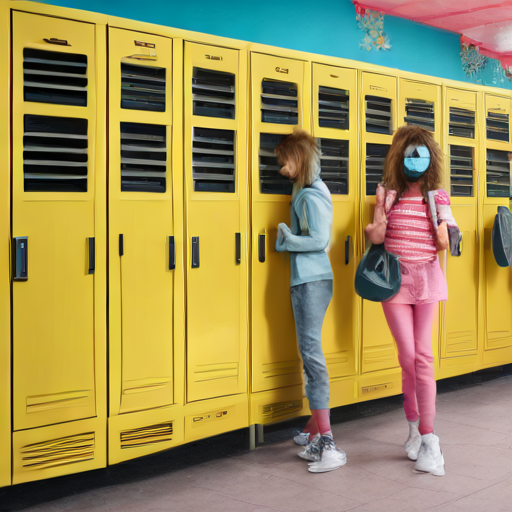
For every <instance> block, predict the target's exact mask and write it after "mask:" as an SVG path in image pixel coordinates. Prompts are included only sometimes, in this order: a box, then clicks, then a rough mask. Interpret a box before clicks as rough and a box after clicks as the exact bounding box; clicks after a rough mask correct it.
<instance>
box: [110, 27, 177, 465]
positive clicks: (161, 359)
mask: <svg viewBox="0 0 512 512" xmlns="http://www.w3.org/2000/svg"><path fill="white" fill-rule="evenodd" d="M144 45H145V46H144ZM133 56H135V57H133ZM145 56H146V57H145ZM147 56H149V57H147ZM147 59H150V60H147ZM151 59H154V60H151ZM121 63H127V64H130V65H137V66H139V67H140V68H141V71H143V67H145V66H147V67H148V68H150V69H149V71H151V70H152V69H153V68H154V67H158V68H163V69H164V70H165V83H164V86H165V111H163V112H153V111H146V110H142V107H141V109H140V110H138V109H137V110H135V109H128V108H121V106H122V104H121V90H122V89H121V87H122V86H121V78H122V76H121ZM108 65H109V78H110V82H109V116H110V118H109V169H110V172H109V204H110V207H109V247H110V250H109V265H110V352H111V358H110V397H111V401H110V408H111V411H110V413H111V415H117V414H122V413H128V412H134V411H141V410H145V409H151V408H155V407H162V406H168V405H171V404H173V403H174V395H173V390H174V362H173V294H174V270H172V269H170V268H169V267H170V265H169V262H170V259H172V256H173V254H170V251H171V249H170V244H169V237H172V236H173V235H174V218H173V186H172V184H173V172H172V170H171V169H172V165H171V148H172V137H173V132H172V128H171V125H172V108H171V106H172V95H173V90H172V83H173V78H172V76H173V74H172V73H173V71H172V40H170V39H168V38H164V37H161V36H156V35H153V34H142V33H138V32H133V31H127V30H122V29H117V28H110V29H109V62H108ZM130 122H131V123H137V125H136V126H138V127H140V130H141V133H145V132H144V130H145V129H150V128H145V125H150V126H151V127H153V126H156V127H163V128H164V132H162V133H165V147H164V148H163V149H164V151H165V153H166V155H165V180H166V181H165V184H166V186H165V192H163V193H156V192H147V191H130V192H128V191H122V190H121V181H122V178H121V170H122V166H123V163H122V161H121V158H122V157H121V151H122V147H121V146H123V147H125V144H127V143H124V144H123V143H122V142H121V126H122V123H130ZM121 236H122V244H123V251H122V252H123V254H122V255H121V251H120V237H121ZM171 252H172V251H171ZM137 417H138V416H137ZM137 417H136V418H137ZM136 418H135V419H134V418H132V419H130V420H126V421H127V422H137V421H139V420H137V419H136ZM119 449H120V448H119V447H118V446H113V447H112V450H113V452H112V453H117V452H116V450H119ZM111 456H112V455H111Z"/></svg>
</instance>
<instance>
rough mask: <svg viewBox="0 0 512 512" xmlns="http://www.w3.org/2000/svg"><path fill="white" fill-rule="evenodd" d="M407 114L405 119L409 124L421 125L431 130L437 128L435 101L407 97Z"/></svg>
mask: <svg viewBox="0 0 512 512" xmlns="http://www.w3.org/2000/svg"><path fill="white" fill-rule="evenodd" d="M405 111H406V116H405V117H404V121H405V122H406V123H407V124H414V125H416V126H421V127H422V128H425V130H428V131H430V132H433V131H434V129H435V118H434V102H433V101H426V100H419V99H412V98H407V99H406V100H405Z"/></svg>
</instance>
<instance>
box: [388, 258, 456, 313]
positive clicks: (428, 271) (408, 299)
mask: <svg viewBox="0 0 512 512" xmlns="http://www.w3.org/2000/svg"><path fill="white" fill-rule="evenodd" d="M400 271H401V273H402V284H401V286H400V291H399V292H398V293H397V294H396V295H395V296H394V297H392V298H391V299H388V300H386V301H385V302H386V304H429V303H431V302H439V301H442V300H448V287H447V285H446V278H445V276H444V274H443V271H442V270H441V267H440V266H439V259H438V258H436V259H435V260H434V261H429V262H426V263H425V262H421V263H414V262H409V261H400Z"/></svg>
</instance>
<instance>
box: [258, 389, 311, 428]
mask: <svg viewBox="0 0 512 512" xmlns="http://www.w3.org/2000/svg"><path fill="white" fill-rule="evenodd" d="M303 397H304V389H303V386H302V385H299V386H291V387H286V388H285V387H283V388H277V389H272V390H269V391H262V392H261V393H253V394H252V395H251V419H250V423H251V425H253V424H259V425H267V424H270V423H275V422H278V421H285V420H289V419H291V418H295V417H297V416H300V415H302V414H306V413H304V408H305V406H306V404H307V400H304V399H303Z"/></svg>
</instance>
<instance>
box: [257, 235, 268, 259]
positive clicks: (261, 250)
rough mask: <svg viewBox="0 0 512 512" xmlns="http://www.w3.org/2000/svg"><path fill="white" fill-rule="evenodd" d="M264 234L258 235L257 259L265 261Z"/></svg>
mask: <svg viewBox="0 0 512 512" xmlns="http://www.w3.org/2000/svg"><path fill="white" fill-rule="evenodd" d="M265 236H266V235H258V261H259V262H260V263H265Z"/></svg>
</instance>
